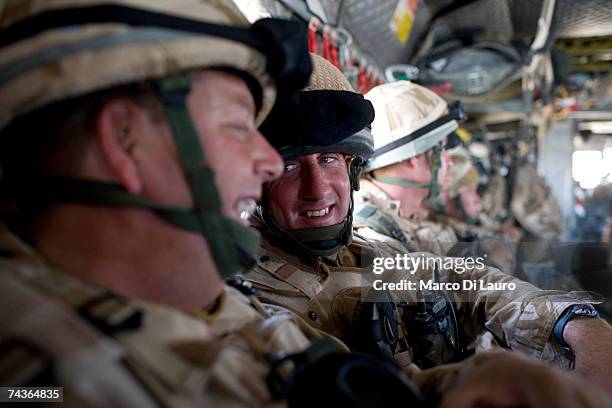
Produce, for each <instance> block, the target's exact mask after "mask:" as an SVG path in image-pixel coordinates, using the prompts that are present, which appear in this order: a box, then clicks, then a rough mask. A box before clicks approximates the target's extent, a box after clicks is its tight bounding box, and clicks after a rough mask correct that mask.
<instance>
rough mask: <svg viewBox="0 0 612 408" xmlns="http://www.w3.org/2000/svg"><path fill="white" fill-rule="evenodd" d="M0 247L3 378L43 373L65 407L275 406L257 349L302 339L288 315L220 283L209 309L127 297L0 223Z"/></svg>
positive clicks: (16, 380) (19, 381)
mask: <svg viewBox="0 0 612 408" xmlns="http://www.w3.org/2000/svg"><path fill="white" fill-rule="evenodd" d="M0 251H1V252H2V258H0V270H2V273H3V278H2V280H3V284H2V287H1V288H0V297H2V299H3V307H2V309H0V317H1V319H0V320H1V322H2V324H1V326H0V343H1V344H2V347H1V349H0V350H2V352H1V353H0V360H1V361H2V363H3V364H2V367H4V368H3V370H1V371H2V372H0V376H1V377H2V378H3V381H2V384H3V385H15V386H17V385H31V384H35V385H41V386H49V385H51V382H49V381H47V380H46V379H49V378H52V380H51V381H53V383H54V385H57V386H63V387H64V402H65V403H66V404H68V406H72V405H74V406H104V407H108V406H115V407H121V406H137V407H150V406H160V405H161V406H172V407H175V406H176V407H183V406H209V407H213V406H223V407H234V406H258V407H259V406H277V405H279V404H280V406H284V403H282V402H281V403H279V402H275V401H273V400H272V399H271V395H270V392H269V391H268V387H267V386H266V383H265V381H264V379H265V378H266V376H267V374H268V371H269V361H268V360H267V358H266V356H267V355H275V354H278V353H290V352H297V351H301V350H303V349H304V348H305V347H306V346H307V345H308V344H309V341H308V340H307V338H306V337H305V335H304V334H303V332H302V331H300V329H299V328H298V326H297V325H296V323H295V322H294V321H293V320H292V318H291V317H290V316H289V314H287V313H284V314H283V313H277V314H275V315H274V316H272V317H270V316H266V313H265V311H264V310H263V308H261V304H259V303H258V302H257V301H256V300H254V301H250V300H249V299H248V298H247V297H246V296H244V295H243V294H242V293H240V292H239V291H238V290H236V289H234V288H232V287H229V286H227V287H225V289H224V292H223V294H222V295H221V296H220V298H219V299H218V301H217V304H216V305H215V306H214V308H213V310H212V311H204V310H179V309H174V308H171V307H167V306H163V305H161V304H155V303H151V302H144V301H132V300H127V299H124V298H122V297H120V296H116V295H113V294H111V293H109V292H108V291H105V290H102V289H100V288H97V287H94V286H91V285H88V284H85V283H82V282H80V281H78V280H76V279H74V278H71V277H69V276H68V275H66V274H63V273H61V272H59V271H57V270H54V269H53V268H52V267H50V266H49V265H47V264H45V262H44V261H43V260H42V258H41V257H40V256H39V255H38V254H36V253H35V252H34V251H33V250H32V248H30V247H29V246H27V245H26V244H24V243H23V242H21V241H20V240H19V239H17V238H16V237H15V236H14V235H12V234H11V233H10V232H9V231H8V230H7V229H6V228H5V227H4V226H2V225H1V224H0ZM257 306H258V307H259V310H258V309H257ZM15 311H19V312H20V313H15ZM308 329H309V330H310V332H311V333H312V334H313V335H316V334H315V333H314V332H313V330H312V329H311V328H308ZM11 362H13V364H9V363H11ZM7 364H8V365H7ZM49 370H51V373H52V374H51V377H46V376H45V373H49ZM37 377H38V378H39V379H41V378H42V380H39V383H40V384H37V382H36V378H37Z"/></svg>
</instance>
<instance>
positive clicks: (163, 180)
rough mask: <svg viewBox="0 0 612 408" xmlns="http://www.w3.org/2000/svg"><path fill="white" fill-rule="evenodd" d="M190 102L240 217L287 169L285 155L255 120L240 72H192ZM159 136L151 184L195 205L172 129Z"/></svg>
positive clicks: (228, 202)
mask: <svg viewBox="0 0 612 408" xmlns="http://www.w3.org/2000/svg"><path fill="white" fill-rule="evenodd" d="M191 83H192V84H191V85H192V87H191V92H190V94H189V97H188V106H189V110H190V113H191V117H192V120H193V122H194V125H195V127H196V130H197V131H198V134H199V136H200V142H201V144H202V146H203V149H204V153H205V157H206V160H207V162H208V164H209V165H210V167H212V169H213V171H214V176H215V178H214V179H215V185H216V188H217V190H218V192H219V195H220V198H221V202H222V207H223V212H224V213H225V214H226V215H227V216H229V217H231V218H234V219H236V220H239V221H242V222H243V223H246V221H245V220H241V218H240V213H241V210H243V209H244V208H245V207H247V206H250V205H251V204H254V203H255V202H256V201H257V200H259V198H260V197H261V190H262V184H263V183H264V182H266V181H270V180H272V179H273V178H275V177H278V176H279V175H280V174H281V173H282V163H283V162H282V158H281V157H280V156H279V155H278V153H277V152H276V151H275V150H274V149H273V148H272V147H271V146H270V145H269V144H268V143H267V141H266V140H265V139H264V138H263V136H262V135H261V134H260V133H259V132H258V130H257V128H256V126H255V104H254V101H253V97H252V96H251V93H250V91H249V89H248V87H247V86H246V84H245V83H244V81H243V80H241V79H240V78H238V77H236V76H234V75H231V74H229V73H225V72H220V71H210V70H209V71H202V72H199V73H195V74H192V75H191ZM165 133H166V137H165V138H161V139H160V141H159V142H158V143H159V144H160V145H161V144H163V146H159V147H160V148H159V149H158V156H157V157H154V158H153V160H155V159H157V160H158V162H157V165H156V166H150V167H149V169H150V171H151V177H150V178H149V179H150V180H154V183H153V182H152V183H151V184H150V185H149V186H148V188H149V190H150V194H151V195H152V196H154V197H155V198H156V199H157V201H158V202H161V203H165V204H172V205H180V206H184V207H192V206H193V198H192V195H191V191H190V190H189V187H188V185H187V182H186V179H185V176H184V174H183V170H182V168H181V166H180V163H179V162H178V160H177V157H178V155H177V151H176V146H175V144H174V139H173V138H172V136H171V133H170V130H169V129H166V132H165Z"/></svg>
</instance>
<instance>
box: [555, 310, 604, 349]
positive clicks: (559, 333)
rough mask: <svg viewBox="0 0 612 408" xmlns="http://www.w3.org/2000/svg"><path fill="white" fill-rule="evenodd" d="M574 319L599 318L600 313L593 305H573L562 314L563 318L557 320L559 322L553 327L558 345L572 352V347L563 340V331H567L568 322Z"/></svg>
mask: <svg viewBox="0 0 612 408" xmlns="http://www.w3.org/2000/svg"><path fill="white" fill-rule="evenodd" d="M574 317H599V312H598V311H597V310H595V308H594V307H593V306H591V305H572V306H570V307H568V308H567V309H565V310H564V311H563V313H561V316H559V319H557V322H556V323H555V326H554V327H553V334H554V335H555V339H556V340H557V343H559V344H560V345H561V346H562V347H564V348H566V349H567V350H571V347H570V346H569V344H567V343H566V342H565V339H564V338H563V330H564V329H565V325H566V324H567V322H569V321H570V320H572V319H573V318H574Z"/></svg>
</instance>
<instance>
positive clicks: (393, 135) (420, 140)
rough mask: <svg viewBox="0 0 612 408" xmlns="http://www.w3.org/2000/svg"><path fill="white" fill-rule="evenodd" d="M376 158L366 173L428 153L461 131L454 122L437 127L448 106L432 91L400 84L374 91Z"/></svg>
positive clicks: (414, 85) (371, 91)
mask: <svg viewBox="0 0 612 408" xmlns="http://www.w3.org/2000/svg"><path fill="white" fill-rule="evenodd" d="M365 97H366V98H367V99H368V100H370V102H372V105H373V106H374V110H375V111H376V117H375V119H374V122H373V123H372V135H373V136H374V149H375V151H374V156H373V157H372V158H371V159H370V161H369V162H368V164H367V167H366V171H372V170H376V169H379V168H382V167H385V166H390V165H392V164H395V163H399V162H401V161H403V160H407V159H409V158H411V157H414V156H417V155H419V154H422V153H425V152H426V151H427V150H429V149H431V148H432V147H434V146H435V145H436V144H439V143H440V142H442V141H443V140H444V138H445V137H446V136H448V135H449V134H450V133H451V132H452V131H454V130H455V129H457V128H458V122H457V120H455V119H454V118H452V119H451V120H448V121H442V122H440V123H436V121H438V120H439V119H441V118H442V117H444V116H445V114H446V113H447V107H448V106H447V103H446V102H445V101H444V100H443V99H442V98H441V97H439V96H438V95H436V94H435V93H434V92H432V91H430V90H429V89H427V88H425V87H423V86H420V85H417V84H414V83H412V82H410V81H397V82H391V83H387V84H383V85H379V86H377V87H375V88H373V89H371V90H370V91H369V92H368V93H367V94H366V95H365Z"/></svg>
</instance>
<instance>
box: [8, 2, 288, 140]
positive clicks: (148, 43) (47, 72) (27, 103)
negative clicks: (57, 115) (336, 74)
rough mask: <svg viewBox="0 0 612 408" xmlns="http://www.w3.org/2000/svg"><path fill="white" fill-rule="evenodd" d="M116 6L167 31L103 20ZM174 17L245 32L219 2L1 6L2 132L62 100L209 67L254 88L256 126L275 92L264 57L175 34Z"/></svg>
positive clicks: (224, 42)
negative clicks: (231, 72) (258, 93)
mask: <svg viewBox="0 0 612 408" xmlns="http://www.w3.org/2000/svg"><path fill="white" fill-rule="evenodd" d="M113 7H114V8H119V7H121V8H123V9H124V10H125V12H126V13H125V14H126V15H128V17H129V13H133V14H132V16H136V17H138V15H139V13H140V14H142V13H152V14H151V15H152V16H155V17H156V18H157V17H159V18H160V20H161V19H163V21H164V24H165V25H166V26H165V27H164V26H162V25H156V24H154V23H151V24H147V23H140V24H128V23H127V21H126V22H121V21H118V20H116V21H112V20H113V18H109V19H108V20H107V21H105V18H104V15H105V13H109V12H110V11H109V10H111V9H112V8H113ZM60 12H61V13H63V14H62V16H60V14H59V13H60ZM70 13H72V14H71V15H70V16H69V14H70ZM66 16H69V17H66ZM172 17H177V18H182V19H189V20H192V21H194V22H207V23H214V24H220V25H227V26H234V27H245V28H246V27H248V26H249V23H248V21H247V20H246V19H245V18H244V17H243V15H242V14H241V13H240V11H239V10H238V9H237V8H236V7H235V6H234V4H233V2H231V1H221V0H217V1H215V0H210V1H201V0H200V1H198V0H180V1H179V0H174V1H166V0H121V1H114V2H112V3H108V2H102V1H92V0H62V1H23V0H6V1H4V2H0V30H1V32H2V35H1V36H0V96H1V100H2V109H1V110H0V128H2V127H4V126H6V125H7V124H8V123H9V122H10V121H11V120H12V119H14V118H15V117H17V116H19V115H22V114H25V113H28V112H30V111H33V110H35V109H37V108H40V107H43V106H45V105H48V104H50V103H52V102H56V101H60V100H62V99H66V98H70V97H75V96H79V95H84V94H87V93H90V92H93V91H96V90H101V89H105V88H110V87H113V86H116V85H122V84H126V83H130V82H137V81H142V80H149V79H159V78H162V77H166V76H170V75H172V74H177V73H179V72H182V71H188V70H192V69H198V68H206V67H229V68H234V69H237V70H239V71H243V72H246V73H248V74H250V75H251V76H253V77H254V78H255V79H256V80H257V81H258V83H259V84H260V86H261V90H262V101H261V102H262V103H261V106H262V107H261V109H260V111H259V112H258V123H260V122H261V121H262V120H263V118H264V117H265V116H266V114H267V113H268V111H269V110H270V109H271V107H272V105H273V103H274V99H275V93H276V91H275V87H274V81H273V80H272V79H271V78H270V77H269V76H268V74H267V73H266V58H265V57H264V55H263V54H262V53H261V52H259V51H258V50H256V49H254V48H252V47H250V46H248V45H246V44H244V43H240V42H237V41H233V40H230V39H227V38H222V37H219V36H211V35H202V34H201V33H198V32H196V30H192V31H190V30H188V29H185V30H182V29H175V28H173V27H172V24H173V22H172ZM61 18H75V20H76V21H79V19H83V21H87V23H83V24H78V25H77V24H70V26H69V27H67V26H66V25H62V24H58V21H59V19H61ZM149 18H150V17H149ZM166 23H167V24H166ZM54 24H57V26H56V27H54ZM174 24H180V22H178V23H177V22H174ZM107 61H112V63H109V62H107Z"/></svg>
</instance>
